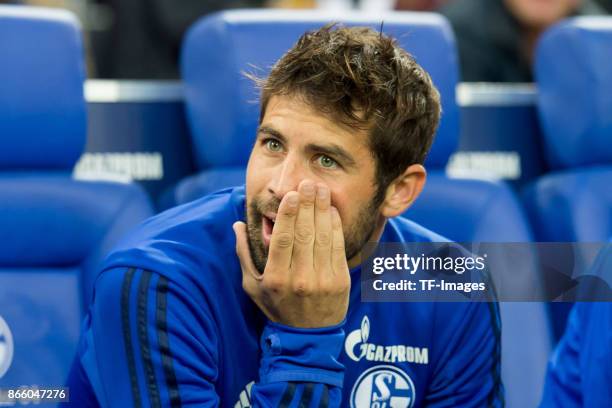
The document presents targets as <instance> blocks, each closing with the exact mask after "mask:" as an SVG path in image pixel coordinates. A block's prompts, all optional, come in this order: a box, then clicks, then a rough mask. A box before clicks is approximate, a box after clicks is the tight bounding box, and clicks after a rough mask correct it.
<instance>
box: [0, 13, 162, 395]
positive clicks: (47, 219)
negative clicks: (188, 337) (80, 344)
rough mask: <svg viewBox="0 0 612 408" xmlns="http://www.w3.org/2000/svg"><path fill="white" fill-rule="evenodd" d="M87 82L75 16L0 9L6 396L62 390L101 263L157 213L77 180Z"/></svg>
mask: <svg viewBox="0 0 612 408" xmlns="http://www.w3.org/2000/svg"><path fill="white" fill-rule="evenodd" d="M84 77H85V75H84V59H83V47H82V42H81V33H80V29H79V26H78V22H77V21H76V19H75V18H74V17H73V16H72V15H71V14H70V13H68V12H65V11H59V10H50V9H42V8H29V7H25V6H0V78H1V80H0V243H1V245H0V388H2V387H9V386H10V387H14V386H17V385H29V386H31V385H35V384H36V385H39V386H53V385H55V386H59V385H62V384H63V383H64V381H65V378H66V376H67V374H68V370H69V368H70V364H71V362H72V358H73V356H74V352H75V346H76V343H77V340H78V336H79V328H80V325H81V320H82V318H83V316H84V309H85V307H86V306H87V304H88V302H89V298H90V297H91V291H92V286H93V280H94V279H95V274H96V268H97V264H98V262H99V261H100V260H101V258H102V257H103V256H104V255H105V253H106V252H107V251H108V250H109V249H110V247H111V245H113V243H114V242H115V241H116V240H117V238H118V237H119V236H120V235H122V234H123V233H124V232H125V231H126V229H128V228H130V227H131V226H133V225H134V223H136V222H139V221H141V220H143V219H144V218H146V217H148V216H150V215H151V214H152V207H151V204H150V202H149V200H148V198H147V196H146V195H145V194H144V192H143V191H142V190H141V189H140V188H138V187H136V186H133V185H124V184H115V183H106V182H104V183H102V182H100V183H98V182H84V181H76V180H73V179H72V178H71V171H72V168H73V166H74V165H75V163H76V161H77V159H78V158H79V156H80V155H81V153H82V151H83V149H84V147H85V142H86V105H85V100H84V96H83V82H84Z"/></svg>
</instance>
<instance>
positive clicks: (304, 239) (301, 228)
mask: <svg viewBox="0 0 612 408" xmlns="http://www.w3.org/2000/svg"><path fill="white" fill-rule="evenodd" d="M313 237H314V232H313V230H312V227H310V226H308V225H297V226H296V228H295V240H296V241H297V242H299V243H300V244H309V243H311V242H312V240H313Z"/></svg>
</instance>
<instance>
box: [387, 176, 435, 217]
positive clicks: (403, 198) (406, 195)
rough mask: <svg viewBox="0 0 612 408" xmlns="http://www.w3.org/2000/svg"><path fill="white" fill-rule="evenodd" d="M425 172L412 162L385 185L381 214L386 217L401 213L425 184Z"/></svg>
mask: <svg viewBox="0 0 612 408" xmlns="http://www.w3.org/2000/svg"><path fill="white" fill-rule="evenodd" d="M426 179H427V172H426V171H425V167H423V166H422V165H420V164H412V165H410V166H408V167H407V168H406V170H405V171H404V172H403V173H402V174H400V175H399V177H397V178H396V179H395V180H394V181H393V182H392V183H391V184H390V185H389V187H387V191H386V193H385V199H384V201H383V203H382V204H381V207H380V208H381V210H380V211H381V214H382V215H383V216H385V217H387V218H391V217H396V216H398V215H400V214H402V213H403V212H404V211H406V210H407V209H408V207H410V206H411V205H412V203H413V202H414V201H415V200H416V199H417V197H418V196H419V195H420V194H421V191H422V190H423V186H425V180H426Z"/></svg>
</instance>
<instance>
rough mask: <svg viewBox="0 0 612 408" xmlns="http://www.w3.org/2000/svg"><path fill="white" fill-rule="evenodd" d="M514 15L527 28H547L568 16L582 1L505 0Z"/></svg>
mask: <svg viewBox="0 0 612 408" xmlns="http://www.w3.org/2000/svg"><path fill="white" fill-rule="evenodd" d="M504 1H505V3H506V6H507V7H508V9H509V10H510V12H512V14H513V15H514V16H515V17H516V18H517V19H518V20H519V21H520V22H521V23H522V24H523V25H525V26H527V27H530V28H538V29H542V28H546V27H548V26H550V25H551V24H554V23H556V22H557V21H559V20H560V19H562V18H564V17H566V16H568V15H569V14H571V13H572V11H574V10H575V9H576V7H578V4H579V3H580V1H581V0H504Z"/></svg>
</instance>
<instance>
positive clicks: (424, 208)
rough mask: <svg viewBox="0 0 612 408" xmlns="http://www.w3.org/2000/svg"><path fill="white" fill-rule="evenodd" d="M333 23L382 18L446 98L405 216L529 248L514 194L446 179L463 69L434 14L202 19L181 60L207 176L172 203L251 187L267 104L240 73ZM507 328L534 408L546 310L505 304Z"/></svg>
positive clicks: (468, 237) (516, 388) (513, 388)
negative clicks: (252, 156)
mask: <svg viewBox="0 0 612 408" xmlns="http://www.w3.org/2000/svg"><path fill="white" fill-rule="evenodd" d="M332 19H333V20H339V21H341V22H342V23H344V24H346V25H357V24H358V25H368V26H372V27H373V28H375V29H379V28H380V22H381V21H382V20H384V31H385V33H387V34H390V35H392V36H394V37H396V38H398V40H399V43H400V44H401V45H402V46H403V47H404V48H405V49H407V50H408V51H409V52H410V53H412V54H413V55H414V56H415V58H416V59H417V61H418V62H419V63H420V64H421V65H422V66H423V67H424V68H425V69H426V70H427V71H428V72H429V73H430V74H431V76H432V78H433V81H434V83H435V84H436V86H437V87H438V89H439V90H440V93H441V95H442V105H443V112H444V114H443V118H442V122H441V125H440V128H439V130H438V134H437V136H436V141H435V143H434V145H433V148H432V150H431V153H430V155H429V157H428V160H427V163H426V167H427V168H428V169H431V171H430V176H429V180H428V183H427V185H426V188H425V191H424V193H423V196H422V197H421V198H419V200H418V201H417V203H416V204H415V206H414V208H413V209H410V210H409V211H408V213H407V214H406V215H407V216H408V217H410V218H412V219H414V220H415V221H417V222H419V223H421V224H423V225H425V226H426V227H429V228H431V229H433V230H435V231H436V232H439V233H441V234H443V235H446V236H448V237H449V238H451V239H454V240H457V241H466V242H467V241H489V242H491V241H497V242H505V241H531V232H530V230H529V227H528V225H527V223H526V221H525V217H524V214H523V213H522V209H521V207H520V205H519V204H518V202H517V200H516V198H515V196H514V194H513V192H512V191H511V190H510V189H509V187H508V186H506V185H505V184H503V183H496V182H487V181H478V180H454V179H449V178H447V177H446V176H445V175H444V167H445V166H446V163H447V161H448V158H449V156H450V155H451V153H453V152H454V151H455V149H456V147H457V142H458V133H459V110H458V107H457V105H456V103H455V86H456V84H457V81H458V68H457V57H456V51H455V43H454V37H453V34H452V32H451V30H450V27H449V25H448V23H447V22H446V21H445V20H444V19H443V17H441V16H439V15H436V14H430V13H394V14H388V15H385V16H371V15H368V16H364V15H360V14H351V13H347V14H346V15H343V16H342V17H341V18H339V19H338V18H337V16H333V17H330V16H329V15H325V14H321V13H318V12H287V11H232V12H224V13H220V14H215V15H212V16H208V17H205V18H203V19H201V20H200V21H199V22H198V23H196V24H195V25H194V27H192V28H191V29H190V31H189V33H188V35H187V37H186V39H185V42H184V45H183V53H182V74H183V79H184V82H185V90H186V103H187V112H188V122H189V125H190V127H191V132H192V135H193V145H194V148H195V155H196V161H197V164H198V167H199V168H200V170H201V172H200V173H199V174H196V175H194V176H192V177H189V178H187V179H185V180H184V181H182V182H181V183H180V184H179V185H178V186H177V187H176V189H174V190H173V191H172V193H171V199H172V200H174V204H178V203H184V202H187V201H190V200H193V199H196V198H198V197H201V196H203V195H205V194H208V193H210V192H212V191H214V190H217V189H220V188H223V187H227V186H231V185H236V184H242V183H244V168H245V166H246V163H247V160H248V155H249V152H250V150H251V147H252V144H253V142H254V138H255V131H256V127H257V123H258V117H259V116H258V114H259V106H258V104H257V103H256V100H257V97H258V94H257V92H256V90H255V88H254V87H253V84H252V83H251V81H250V80H248V79H246V78H244V76H243V75H242V72H243V71H249V72H252V73H255V74H257V75H259V76H264V75H266V74H267V72H268V71H269V68H270V67H271V66H272V65H273V63H274V62H275V61H276V60H277V59H278V58H280V56H281V55H282V54H283V52H284V51H286V50H287V49H288V48H290V47H291V46H292V44H293V43H294V42H295V41H296V39H297V38H298V37H299V36H300V35H301V34H302V33H303V32H304V31H306V30H308V29H312V28H316V27H320V26H322V25H323V24H325V23H327V22H329V21H330V20H332ZM254 67H256V68H254ZM247 101H253V102H252V103H248V102H247ZM502 320H503V323H502V324H503V325H504V326H505V331H504V332H503V335H502V342H503V344H504V345H503V346H502V350H503V357H502V359H503V367H504V369H503V370H504V371H503V376H504V380H505V382H506V384H507V389H508V400H509V406H511V407H512V406H514V407H524V406H535V405H536V404H537V403H538V401H539V395H540V392H541V387H542V385H543V378H544V372H545V367H546V361H547V358H548V353H549V351H550V339H549V334H548V325H547V316H546V312H545V308H544V306H543V305H542V304H533V303H526V304H518V303H517V304H511V303H506V304H503V305H502ZM526 328H527V329H528V330H529V331H525V329H526Z"/></svg>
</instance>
